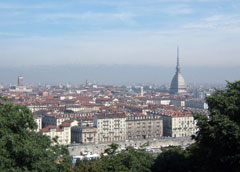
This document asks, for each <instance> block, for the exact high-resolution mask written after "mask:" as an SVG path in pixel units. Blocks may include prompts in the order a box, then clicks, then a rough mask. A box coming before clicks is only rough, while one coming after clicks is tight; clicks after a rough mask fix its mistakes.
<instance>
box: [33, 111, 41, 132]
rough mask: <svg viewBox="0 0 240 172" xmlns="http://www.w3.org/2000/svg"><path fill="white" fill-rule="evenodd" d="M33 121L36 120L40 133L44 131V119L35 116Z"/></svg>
mask: <svg viewBox="0 0 240 172" xmlns="http://www.w3.org/2000/svg"><path fill="white" fill-rule="evenodd" d="M33 119H34V121H35V122H36V124H37V129H36V131H37V132H39V131H40V130H41V129H42V118H41V117H39V116H37V115H34V116H33Z"/></svg>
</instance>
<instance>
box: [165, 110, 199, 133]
mask: <svg viewBox="0 0 240 172" xmlns="http://www.w3.org/2000/svg"><path fill="white" fill-rule="evenodd" d="M196 123H197V121H196V120H194V118H193V116H192V115H191V114H186V115H164V116H163V135H164V136H170V137H185V136H191V135H194V134H196V132H197V126H196Z"/></svg>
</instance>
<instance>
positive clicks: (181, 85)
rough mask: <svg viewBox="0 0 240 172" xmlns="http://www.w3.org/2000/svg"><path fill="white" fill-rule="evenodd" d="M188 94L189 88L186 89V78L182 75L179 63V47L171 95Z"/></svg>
mask: <svg viewBox="0 0 240 172" xmlns="http://www.w3.org/2000/svg"><path fill="white" fill-rule="evenodd" d="M186 93H187V87H186V83H185V81H184V78H183V76H182V74H181V67H180V63H179V49H178V47H177V66H176V73H175V75H174V77H173V79H172V82H171V87H170V94H186Z"/></svg>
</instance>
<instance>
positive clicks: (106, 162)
mask: <svg viewBox="0 0 240 172" xmlns="http://www.w3.org/2000/svg"><path fill="white" fill-rule="evenodd" d="M117 148H118V145H117V144H111V145H110V147H109V148H108V149H106V150H105V152H106V153H107V156H103V155H102V156H101V158H100V159H97V160H91V161H86V160H83V161H77V163H76V167H75V171H78V172H112V171H121V172H150V171H151V170H150V168H151V166H152V164H153V162H154V158H153V156H152V155H150V154H148V153H147V152H145V151H144V150H143V149H141V150H136V149H134V148H133V147H128V148H127V149H126V150H125V151H122V152H120V153H116V150H117Z"/></svg>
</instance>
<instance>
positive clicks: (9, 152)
mask: <svg viewBox="0 0 240 172" xmlns="http://www.w3.org/2000/svg"><path fill="white" fill-rule="evenodd" d="M1 100H2V101H5V99H1ZM34 129H36V123H35V122H34V119H33V116H32V113H31V112H30V111H29V109H28V108H27V107H25V106H21V105H14V104H11V103H9V102H8V101H5V103H3V104H1V105H0V171H11V172H13V171H17V172H19V171H42V172H44V171H46V172H49V171H51V172H54V171H67V169H70V168H71V165H72V164H71V159H70V157H69V156H68V150H67V148H66V147H64V146H60V145H58V144H56V145H55V146H53V145H52V142H51V140H50V139H49V138H48V137H47V136H44V135H42V134H41V133H36V132H34Z"/></svg>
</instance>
